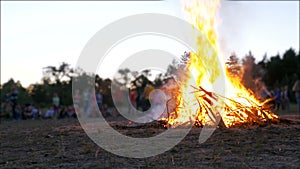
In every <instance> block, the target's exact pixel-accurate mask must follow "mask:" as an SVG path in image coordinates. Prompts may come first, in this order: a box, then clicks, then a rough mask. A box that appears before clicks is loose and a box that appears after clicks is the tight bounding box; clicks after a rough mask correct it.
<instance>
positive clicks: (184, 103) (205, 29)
mask: <svg viewBox="0 0 300 169" xmlns="http://www.w3.org/2000/svg"><path fill="white" fill-rule="evenodd" d="M183 3H184V8H185V11H186V12H187V13H188V16H189V20H190V22H191V24H192V25H193V26H194V28H197V29H198V30H200V32H201V33H202V34H201V35H196V37H197V49H196V51H195V52H193V53H190V55H189V61H188V63H187V69H188V70H187V71H186V72H187V74H186V75H184V76H185V78H184V79H183V80H182V81H181V84H180V91H179V92H178V94H177V98H176V99H177V107H176V109H175V111H174V112H169V117H168V119H167V121H168V123H169V124H170V125H172V126H175V127H176V126H178V125H182V124H186V123H191V124H195V123H197V122H198V123H201V124H202V125H205V124H214V123H216V122H218V121H217V119H218V117H222V120H223V122H224V124H225V126H226V127H230V126H232V125H234V124H240V123H246V122H262V121H267V120H270V119H278V117H277V116H276V115H275V114H273V113H272V112H270V111H269V109H267V108H264V107H263V106H264V105H265V102H260V101H259V100H258V99H257V98H256V97H255V96H254V94H253V93H252V92H250V91H248V90H247V89H246V88H245V87H244V86H243V85H242V83H241V80H240V79H239V78H237V77H232V76H230V74H229V73H228V71H227V69H226V68H225V66H224V65H221V64H220V62H219V59H220V58H219V56H220V49H219V44H218V36H217V33H216V25H217V12H218V10H219V8H220V1H219V0H201V1H199V0H192V1H183ZM222 70H223V71H222ZM222 72H225V75H224V77H225V79H223V81H224V83H225V84H226V85H225V92H226V97H225V96H224V95H222V92H221V93H218V92H216V93H212V92H207V91H206V90H205V89H211V86H212V85H213V84H215V83H216V82H217V81H218V80H220V77H221V73H222ZM198 87H200V88H198Z"/></svg>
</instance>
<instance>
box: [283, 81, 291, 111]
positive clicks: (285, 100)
mask: <svg viewBox="0 0 300 169" xmlns="http://www.w3.org/2000/svg"><path fill="white" fill-rule="evenodd" d="M282 101H283V105H284V110H285V111H284V112H285V113H288V112H289V111H290V96H289V91H288V86H284V87H283V92H282Z"/></svg>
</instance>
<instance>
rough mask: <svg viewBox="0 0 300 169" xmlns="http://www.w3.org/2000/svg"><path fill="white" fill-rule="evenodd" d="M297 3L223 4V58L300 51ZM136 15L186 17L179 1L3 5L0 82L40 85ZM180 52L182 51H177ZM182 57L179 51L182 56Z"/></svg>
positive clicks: (4, 3) (7, 3)
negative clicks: (46, 74)
mask: <svg viewBox="0 0 300 169" xmlns="http://www.w3.org/2000/svg"><path fill="white" fill-rule="evenodd" d="M298 3H299V2H291V1H290V2H278V1H273V2H272V1H266V2H258V1H256V2H249V1H247V2H234V1H222V4H221V9H220V14H219V15H220V19H221V24H220V25H219V28H218V31H219V35H220V45H221V47H222V50H223V51H224V55H229V54H230V53H231V52H235V53H236V54H237V55H238V56H240V57H242V56H244V55H245V54H246V53H248V51H249V50H251V51H252V53H253V54H254V56H255V57H256V58H257V59H258V60H260V59H261V58H262V56H263V55H264V53H267V54H268V56H270V55H275V54H277V53H278V52H279V53H283V52H284V51H285V50H286V49H288V48H290V47H293V48H295V49H296V50H297V51H298V50H299V4H298ZM138 13H164V14H169V15H174V16H177V17H180V18H184V17H183V12H182V6H181V2H180V1H174V0H168V1H158V2H99V1H98V2H84V1H81V2H75V1H69V2H3V1H2V2H1V83H4V82H6V81H7V80H8V79H9V78H11V77H12V78H14V79H15V80H20V81H21V83H22V84H23V85H24V86H28V85H29V84H30V83H35V82H40V79H41V77H42V68H43V67H46V66H48V65H58V64H59V63H60V62H63V61H65V62H67V63H70V64H71V65H72V66H75V64H76V62H77V59H78V57H79V55H80V52H81V50H82V49H83V47H84V45H85V44H86V42H87V41H88V40H89V39H90V38H91V37H92V36H93V35H94V34H95V33H96V32H97V31H99V30H100V29H101V28H102V27H104V26H105V25H107V24H109V23H111V22H113V21H115V20H117V19H119V18H122V17H125V16H130V15H133V14H138ZM179 51H180V50H179ZM180 52H181V51H180ZM181 54H182V53H178V55H181Z"/></svg>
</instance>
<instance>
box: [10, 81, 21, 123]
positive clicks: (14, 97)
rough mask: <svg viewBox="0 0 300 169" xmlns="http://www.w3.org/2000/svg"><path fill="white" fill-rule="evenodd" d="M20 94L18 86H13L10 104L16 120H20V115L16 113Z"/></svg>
mask: <svg viewBox="0 0 300 169" xmlns="http://www.w3.org/2000/svg"><path fill="white" fill-rule="evenodd" d="M18 94H19V92H18V89H17V86H13V87H12V91H11V93H10V103H11V108H12V114H13V118H14V119H15V120H18V114H17V112H16V107H17V105H18Z"/></svg>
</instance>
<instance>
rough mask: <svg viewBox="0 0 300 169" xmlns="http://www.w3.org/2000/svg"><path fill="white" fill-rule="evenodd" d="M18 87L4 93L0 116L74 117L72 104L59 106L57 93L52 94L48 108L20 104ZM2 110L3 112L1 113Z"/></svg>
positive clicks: (27, 117) (17, 117)
mask: <svg viewBox="0 0 300 169" xmlns="http://www.w3.org/2000/svg"><path fill="white" fill-rule="evenodd" d="M18 95H19V92H18V89H17V87H16V86H13V87H12V90H11V92H9V93H6V94H5V97H4V100H3V102H2V103H1V114H0V116H1V117H3V116H6V117H12V118H13V119H15V120H17V121H19V120H22V119H23V120H27V119H41V118H42V119H49V118H54V117H57V118H65V117H76V112H75V109H74V107H73V106H61V105H60V98H59V96H58V94H57V93H54V94H53V97H52V104H51V106H50V107H49V108H46V109H42V108H40V107H39V106H37V105H35V104H32V103H26V104H25V105H21V104H19V103H18ZM2 112H5V114H4V113H2Z"/></svg>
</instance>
